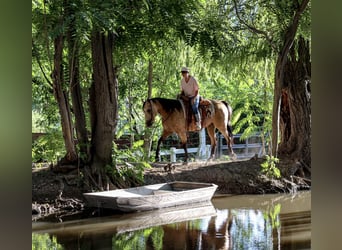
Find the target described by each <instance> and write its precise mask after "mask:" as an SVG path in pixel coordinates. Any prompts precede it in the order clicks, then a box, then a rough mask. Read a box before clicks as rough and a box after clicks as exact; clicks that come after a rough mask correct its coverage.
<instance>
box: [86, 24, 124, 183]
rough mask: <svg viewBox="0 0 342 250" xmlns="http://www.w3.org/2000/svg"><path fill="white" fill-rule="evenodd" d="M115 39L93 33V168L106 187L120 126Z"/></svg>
mask: <svg viewBox="0 0 342 250" xmlns="http://www.w3.org/2000/svg"><path fill="white" fill-rule="evenodd" d="M112 38H113V36H112V34H110V33H109V35H108V34H107V35H106V34H104V33H102V32H100V31H97V30H94V31H93V33H92V37H91V47H92V61H93V83H92V86H91V89H90V116H91V130H92V131H91V132H92V137H91V169H92V174H93V176H94V177H97V178H98V179H97V180H98V186H99V187H100V188H104V187H105V186H106V184H108V183H106V182H107V179H106V176H105V166H106V165H110V166H111V165H112V143H113V139H114V134H115V129H116V125H117V115H118V112H117V105H118V104H117V94H118V91H117V88H118V81H117V75H116V74H115V70H114V67H113V61H112V44H113V40H112Z"/></svg>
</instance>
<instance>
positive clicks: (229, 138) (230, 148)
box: [218, 128, 236, 159]
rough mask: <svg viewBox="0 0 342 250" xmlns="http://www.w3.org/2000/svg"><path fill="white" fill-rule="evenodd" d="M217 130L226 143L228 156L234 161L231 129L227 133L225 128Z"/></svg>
mask: <svg viewBox="0 0 342 250" xmlns="http://www.w3.org/2000/svg"><path fill="white" fill-rule="evenodd" d="M218 130H219V131H220V132H221V133H222V135H223V136H224V138H225V139H226V141H227V146H228V152H229V155H230V156H232V158H233V159H235V158H236V154H235V153H234V151H233V136H232V135H233V134H232V131H231V128H230V129H229V132H228V130H227V128H218Z"/></svg>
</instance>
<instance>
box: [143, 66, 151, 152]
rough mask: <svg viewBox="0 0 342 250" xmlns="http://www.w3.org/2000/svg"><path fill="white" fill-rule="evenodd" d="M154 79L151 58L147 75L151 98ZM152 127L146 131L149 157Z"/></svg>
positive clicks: (145, 143) (145, 142)
mask: <svg viewBox="0 0 342 250" xmlns="http://www.w3.org/2000/svg"><path fill="white" fill-rule="evenodd" d="M152 79H153V63H152V61H151V60H149V61H148V76H147V84H148V92H147V98H151V95H152ZM151 144H152V139H151V129H150V128H146V129H145V133H144V150H145V154H146V155H147V157H148V158H150V155H151Z"/></svg>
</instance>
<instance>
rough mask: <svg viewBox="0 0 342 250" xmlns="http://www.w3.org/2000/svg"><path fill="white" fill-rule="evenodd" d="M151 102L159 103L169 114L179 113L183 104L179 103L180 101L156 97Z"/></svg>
mask: <svg viewBox="0 0 342 250" xmlns="http://www.w3.org/2000/svg"><path fill="white" fill-rule="evenodd" d="M151 101H157V102H159V103H160V105H161V106H162V107H163V109H164V110H165V111H166V112H168V113H170V112H173V111H175V110H178V111H181V110H182V105H181V103H180V102H179V100H176V99H166V98H160V97H156V98H152V99H151Z"/></svg>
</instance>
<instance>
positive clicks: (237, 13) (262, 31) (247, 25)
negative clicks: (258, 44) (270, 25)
mask: <svg viewBox="0 0 342 250" xmlns="http://www.w3.org/2000/svg"><path fill="white" fill-rule="evenodd" d="M233 3H234V9H235V13H236V17H237V18H238V19H239V21H240V23H242V24H243V25H245V26H246V27H247V28H248V29H249V30H250V31H251V32H253V33H255V34H258V35H261V36H263V37H264V38H265V39H266V41H267V42H268V43H269V44H270V46H271V47H272V49H274V50H275V51H276V46H275V44H274V43H273V41H272V38H271V37H270V36H269V35H268V34H267V32H266V31H264V30H259V29H257V28H256V27H255V26H252V25H250V24H248V23H247V22H246V21H245V20H243V19H242V18H241V17H240V14H239V10H238V7H237V3H236V0H233Z"/></svg>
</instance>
